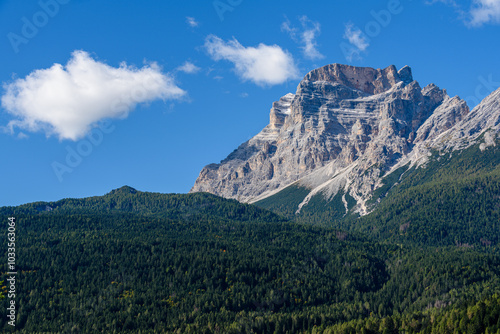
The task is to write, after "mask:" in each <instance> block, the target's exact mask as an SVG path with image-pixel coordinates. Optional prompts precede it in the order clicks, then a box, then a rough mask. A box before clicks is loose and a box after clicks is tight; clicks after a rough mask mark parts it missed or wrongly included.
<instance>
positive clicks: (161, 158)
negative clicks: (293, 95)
mask: <svg viewBox="0 0 500 334" xmlns="http://www.w3.org/2000/svg"><path fill="white" fill-rule="evenodd" d="M0 22H1V23H0V64H1V65H2V66H1V67H0V81H1V82H2V90H1V94H2V95H1V96H2V97H1V98H2V103H1V107H0V130H1V131H0V147H1V152H2V155H1V156H2V158H3V159H2V163H1V164H0V206H5V205H19V204H22V203H27V202H33V201H52V200H58V199H61V198H66V197H86V196H93V195H102V194H105V193H107V192H109V191H110V190H111V189H114V188H118V187H120V186H123V185H130V186H132V187H135V188H137V189H139V190H143V191H153V192H163V193H172V192H175V193H185V192H187V191H189V189H190V187H191V186H192V185H193V183H194V181H195V179H196V177H197V176H198V173H199V171H200V170H201V168H202V167H203V166H204V165H206V164H208V163H212V162H218V161H220V160H221V159H223V158H225V157H226V156H227V154H229V153H230V152H231V151H232V150H234V149H235V148H236V147H237V146H238V145H239V144H241V143H242V142H244V141H246V140H248V139H249V138H250V137H252V136H253V135H255V134H256V133H258V132H259V131H260V130H261V129H262V128H263V127H264V126H265V125H266V124H267V123H268V117H269V109H270V108H271V105H272V102H273V101H275V100H278V99H279V98H280V97H281V96H283V95H285V94H286V93H289V92H295V89H296V87H297V84H298V83H299V81H300V79H301V78H302V77H303V76H304V75H305V74H306V73H307V72H309V71H310V70H312V69H314V68H317V67H320V66H323V65H326V64H330V63H345V64H351V65H357V66H369V67H375V68H384V67H387V66H389V65H391V64H394V65H396V67H398V68H401V67H403V66H404V65H409V66H411V67H412V69H413V75H414V78H415V79H416V80H418V81H419V82H420V84H421V86H425V85H427V84H429V83H431V82H432V83H435V84H437V85H438V86H440V87H441V88H446V89H447V91H448V93H449V95H451V96H454V95H459V96H460V97H461V98H463V99H466V100H467V101H468V102H469V104H470V105H475V104H477V103H478V101H480V100H481V99H482V98H484V97H485V96H486V95H487V94H488V93H489V92H491V91H492V90H493V89H496V88H498V87H499V86H500V67H499V65H498V64H499V63H498V59H499V58H498V54H500V46H499V43H498V40H499V37H500V0H471V1H452V0H442V1H426V0H411V1H410V0H400V1H398V0H389V1H345V0H338V1H330V2H325V1H307V2H306V1H293V0H292V1H291V0H288V1H282V0H275V1H250V0H216V1H212V0H204V1H175V2H173V1H141V2H139V1H128V0H122V1H102V0H101V1H95V0H42V1H32V0H26V1H22V2H21V1H14V0H3V1H0Z"/></svg>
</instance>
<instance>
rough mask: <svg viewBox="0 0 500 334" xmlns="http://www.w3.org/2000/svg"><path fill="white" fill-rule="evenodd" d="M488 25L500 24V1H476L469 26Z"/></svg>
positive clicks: (471, 11)
mask: <svg viewBox="0 0 500 334" xmlns="http://www.w3.org/2000/svg"><path fill="white" fill-rule="evenodd" d="M488 23H500V0H474V3H473V5H472V7H471V9H470V21H469V22H468V24H469V25H471V26H473V27H479V26H482V25H483V24H488Z"/></svg>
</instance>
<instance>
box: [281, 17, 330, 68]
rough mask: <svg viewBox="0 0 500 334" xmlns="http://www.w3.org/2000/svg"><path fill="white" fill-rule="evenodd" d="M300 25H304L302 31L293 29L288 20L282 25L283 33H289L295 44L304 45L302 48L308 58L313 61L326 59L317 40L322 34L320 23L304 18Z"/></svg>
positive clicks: (301, 19)
mask: <svg viewBox="0 0 500 334" xmlns="http://www.w3.org/2000/svg"><path fill="white" fill-rule="evenodd" d="M300 24H301V25H302V30H301V31H299V30H298V29H297V28H295V27H293V26H292V24H291V23H290V20H288V18H287V19H286V21H285V22H283V23H282V24H281V31H284V32H286V33H288V34H289V35H290V37H291V38H292V39H293V40H294V41H295V42H297V43H300V44H301V45H302V46H301V48H302V50H303V52H304V56H305V57H306V58H309V59H311V60H316V59H322V58H324V57H325V56H324V55H322V54H321V52H319V50H318V44H317V43H316V38H317V36H318V35H319V34H320V33H321V25H320V24H319V22H313V21H311V20H309V18H308V17H307V16H302V17H301V18H300Z"/></svg>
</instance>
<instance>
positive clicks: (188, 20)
mask: <svg viewBox="0 0 500 334" xmlns="http://www.w3.org/2000/svg"><path fill="white" fill-rule="evenodd" d="M186 23H187V24H188V25H189V26H190V27H191V28H196V27H197V26H199V25H200V23H199V22H198V21H196V19H195V18H194V17H191V16H186Z"/></svg>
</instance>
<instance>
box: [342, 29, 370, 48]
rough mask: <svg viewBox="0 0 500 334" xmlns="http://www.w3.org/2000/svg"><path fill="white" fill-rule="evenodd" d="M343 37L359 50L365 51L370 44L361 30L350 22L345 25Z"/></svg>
mask: <svg viewBox="0 0 500 334" xmlns="http://www.w3.org/2000/svg"><path fill="white" fill-rule="evenodd" d="M344 38H345V39H347V40H348V41H349V43H351V44H352V45H354V46H355V47H356V48H358V50H359V51H365V50H366V49H367V48H368V47H369V46H370V44H369V43H368V41H367V40H366V38H365V36H364V35H363V32H362V31H361V30H360V29H359V28H358V27H355V26H354V25H353V24H352V23H348V24H346V25H345V32H344Z"/></svg>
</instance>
